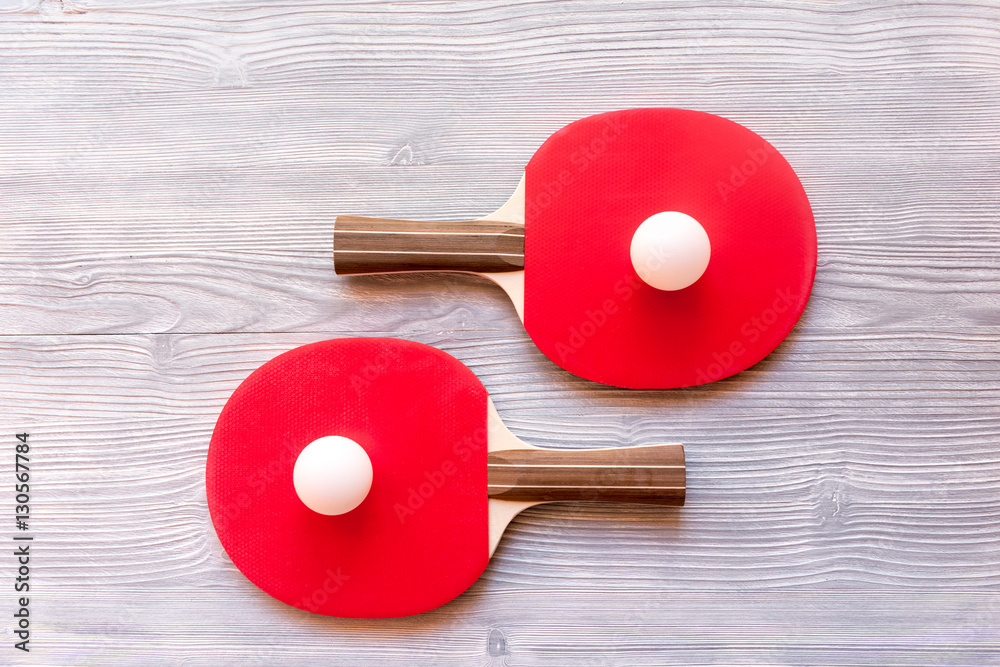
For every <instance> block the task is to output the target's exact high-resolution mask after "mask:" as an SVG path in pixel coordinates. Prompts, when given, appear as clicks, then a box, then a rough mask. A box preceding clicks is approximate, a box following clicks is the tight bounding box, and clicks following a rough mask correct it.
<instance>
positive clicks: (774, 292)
mask: <svg viewBox="0 0 1000 667" xmlns="http://www.w3.org/2000/svg"><path fill="white" fill-rule="evenodd" d="M699 230H703V231H699ZM705 262H707V264H706V263H705ZM334 268H335V270H336V272H337V273H338V274H340V275H349V274H368V273H386V272H401V271H461V272H472V273H478V274H481V275H484V276H486V277H488V278H490V279H492V280H494V281H495V282H496V283H497V284H499V285H500V286H501V287H502V288H503V289H504V290H505V291H506V292H507V294H508V295H509V296H510V297H511V299H512V300H513V302H514V306H515V308H516V310H517V313H518V315H519V316H520V317H521V319H522V320H523V322H524V326H525V329H526V330H527V332H528V334H529V335H530V336H531V338H532V339H533V340H534V341H535V344H536V345H538V347H539V349H540V350H542V352H544V353H545V354H546V355H547V356H548V357H549V358H550V359H552V360H553V361H554V362H555V363H556V364H558V365H559V366H561V367H563V368H564V369H566V370H567V371H569V372H571V373H574V374H576V375H579V376H581V377H584V378H587V379H589V380H594V381H597V382H601V383H604V384H609V385H615V386H619V387H627V388H659V389H664V388H671V387H684V386H691V385H697V384H703V383H706V382H711V381H714V380H718V379H720V378H723V377H728V376H730V375H733V374H735V373H738V372H739V371H741V370H744V369H746V368H748V367H749V366H751V365H753V364H755V363H757V362H758V361H760V360H761V359H762V358H764V357H765V356H766V355H767V354H769V353H770V352H771V351H772V350H773V349H774V348H775V347H777V345H778V344H779V343H780V342H781V341H782V340H784V338H785V337H786V336H787V335H788V333H789V332H790V331H791V329H792V327H793V326H794V325H795V323H796V321H798V319H799V316H800V315H801V313H802V311H803V309H804V308H805V304H806V301H807V299H808V297H809V293H810V291H811V289H812V284H813V277H814V274H815V270H816V228H815V223H814V221H813V215H812V210H811V209H810V207H809V201H808V199H807V198H806V194H805V191H804V190H803V188H802V185H801V183H800V182H799V180H798V178H797V176H796V175H795V172H794V170H793V169H792V167H791V166H790V165H789V164H788V162H787V161H786V160H785V159H784V158H783V157H782V156H781V154H780V153H778V151H777V150H776V149H775V148H774V147H773V146H771V145H770V144H769V143H767V142H766V141H764V139H762V138H761V137H759V136H758V135H756V134H754V133H753V132H751V131H750V130H748V129H747V128H745V127H743V126H741V125H739V124H737V123H734V122H732V121H729V120H726V119H724V118H720V117H718V116H713V115H711V114H707V113H702V112H697V111H687V110H682V109H631V110H626V111H614V112H610V113H604V114H599V115H596V116H591V117H588V118H584V119H581V120H578V121H576V122H573V123H570V124H569V125H567V126H566V127H564V128H563V129H561V130H559V131H557V132H556V133H555V134H553V135H552V136H551V137H549V139H548V140H546V141H545V143H543V144H542V146H541V147H540V148H539V149H538V151H537V152H536V153H535V154H534V156H533V157H532V158H531V160H530V161H529V162H528V164H527V166H526V167H525V171H524V177H523V179H522V181H521V183H520V185H518V187H517V189H516V190H515V192H514V195H513V196H512V197H511V198H510V200H509V201H508V202H507V203H506V204H504V205H503V207H501V208H500V209H499V210H498V211H496V212H495V213H493V214H491V215H488V216H486V217H485V218H483V219H481V220H474V221H469V222H449V223H442V222H415V221H401V220H386V219H379V218H361V217H354V216H343V215H342V216H339V217H338V218H337V219H336V221H335V224H334ZM690 280H693V282H692V283H690V284H688V281H690ZM654 285H655V286H654Z"/></svg>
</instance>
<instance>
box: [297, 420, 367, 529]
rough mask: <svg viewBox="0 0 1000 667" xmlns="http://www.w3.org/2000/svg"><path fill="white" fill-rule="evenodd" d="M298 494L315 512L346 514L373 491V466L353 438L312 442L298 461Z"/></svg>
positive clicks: (322, 439)
mask: <svg viewBox="0 0 1000 667" xmlns="http://www.w3.org/2000/svg"><path fill="white" fill-rule="evenodd" d="M292 484H293V485H294V486H295V493H296V494H297V495H298V496H299V499H300V500H301V501H302V502H303V503H305V505H306V507H308V508H309V509H311V510H312V511H314V512H319V513H320V514H326V515H327V516H333V515H335V514H346V513H347V512H350V511H351V510H352V509H354V508H355V507H357V506H358V505H360V504H361V501H363V500H364V499H365V498H366V497H367V496H368V491H369V490H370V489H371V488H372V462H371V459H370V458H368V453H367V452H366V451H365V450H364V449H363V448H362V447H361V445H359V444H358V443H356V442H354V441H353V440H351V439H350V438H344V437H342V436H339V435H328V436H326V437H323V438H319V439H318V440H313V441H312V442H310V443H309V444H308V445H306V447H305V449H303V450H302V451H301V452H300V453H299V457H298V458H297V459H295V468H294V469H293V470H292Z"/></svg>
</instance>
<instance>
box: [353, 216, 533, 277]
mask: <svg viewBox="0 0 1000 667" xmlns="http://www.w3.org/2000/svg"><path fill="white" fill-rule="evenodd" d="M333 268H334V271H336V272H337V274H338V275H352V274H360V273H396V272H405V271H476V272H481V273H501V272H506V271H521V270H523V269H524V226H523V225H518V224H516V223H512V222H497V221H493V220H471V221H467V222H418V221H415V220H388V219H385V218H362V217H357V216H352V215H341V216H337V219H336V220H335V221H334V224H333Z"/></svg>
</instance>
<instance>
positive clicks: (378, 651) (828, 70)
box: [0, 0, 1000, 666]
mask: <svg viewBox="0 0 1000 667" xmlns="http://www.w3.org/2000/svg"><path fill="white" fill-rule="evenodd" d="M0 90H2V91H3V94H2V95H0V128H2V130H3V131H2V133H0V137H2V138H0V192H2V196H0V445H2V444H3V442H5V441H4V439H3V438H4V437H9V436H4V434H13V433H15V432H22V431H28V432H30V433H31V434H32V435H31V442H32V455H33V457H34V459H33V466H34V467H33V473H32V474H33V476H34V477H33V501H32V503H33V509H32V517H33V518H32V529H33V533H34V535H35V537H36V543H35V546H36V547H37V550H36V552H35V556H34V558H33V561H32V577H33V581H34V582H35V583H36V584H37V586H36V587H35V588H33V590H32V605H33V606H32V612H31V613H32V630H33V634H32V652H31V653H30V654H21V652H19V651H14V650H13V648H12V647H11V644H12V641H13V634H12V631H13V624H12V622H11V610H12V608H13V604H14V600H13V595H12V594H11V593H9V592H8V593H2V594H0V610H7V611H3V612H2V613H0V618H4V619H7V620H5V621H3V622H0V637H2V639H3V642H2V643H0V664H5V665H6V664H12V665H39V666H42V665H45V666H48V665H92V664H101V665H178V664H184V665H202V664H204V665H268V666H271V665H299V664H303V663H306V662H307V663H309V664H316V665H341V664H351V665H380V666H381V665H413V664H422V665H469V664H474V665H567V664H574V665H576V664H580V665H588V664H589V665H666V664H678V665H700V664H761V665H819V664H823V665H879V666H882V665H929V664H934V665H977V666H978V665H1000V639H998V638H1000V525H998V524H1000V448H998V447H997V443H998V442H1000V296H998V294H1000V262H998V260H997V258H998V256H1000V226H998V225H997V224H996V223H997V210H998V207H1000V180H998V179H997V178H996V174H997V173H998V169H1000V134H998V133H997V132H996V126H997V118H998V117H1000V4H998V3H996V2H941V3H919V4H918V3H909V2H902V1H899V2H861V1H855V2H847V3H837V4H815V3H806V2H794V1H784V0H762V1H760V2H752V3H746V2H741V3H737V2H730V1H722V0H717V1H715V2H709V3H705V2H696V1H694V0H690V1H689V0H676V1H671V2H659V1H650V2H635V1H630V2H625V3H610V2H592V1H583V0H577V1H562V0H538V1H531V2H522V3H497V2H491V1H482V2H480V1H476V2H463V3H438V2H408V3H405V4H404V3H385V2H376V1H374V0H365V1H362V2H352V3H329V2H321V1H320V0H287V1H282V2H280V3H268V4H267V5H266V6H260V5H259V4H257V5H254V4H250V3H248V2H246V0H211V1H208V0H177V1H173V0H171V1H167V0H138V1H136V0H130V1H128V2H125V1H124V0H61V1H53V0H0ZM636 106H665V107H683V108H693V109H699V110H703V111H708V112H712V113H717V114H720V115H723V116H725V117H727V118H731V119H733V120H735V121H737V122H740V123H743V124H744V125H747V126H748V127H750V128H751V129H753V130H754V131H756V132H757V133H759V134H761V135H762V136H764V137H765V138H767V139H768V141H770V142H771V143H772V144H773V145H774V146H775V147H777V148H778V149H779V150H780V151H781V152H782V154H783V155H785V157H786V158H788V160H789V161H790V163H791V164H792V166H793V167H794V168H795V169H796V171H797V172H798V174H799V176H800V178H801V180H802V182H803V184H804V186H805V189H806V191H807V193H808V194H809V197H810V201H811V203H812V205H813V208H814V212H815V214H816V220H817V228H818V233H819V267H818V271H817V277H816V286H815V290H814V293H813V297H812V299H811V301H810V303H809V305H808V307H807V309H806V311H805V314H804V316H803V318H802V320H801V321H800V322H799V324H798V326H797V327H796V328H795V330H794V331H793V332H792V335H791V337H790V338H789V339H788V340H787V341H786V342H785V343H783V344H782V345H781V346H780V347H779V348H778V350H777V351H776V352H775V353H774V354H772V355H771V356H770V357H768V358H767V359H765V360H764V361H763V362H761V363H759V364H757V365H756V366H754V367H752V368H751V369H749V370H747V371H745V372H743V373H741V374H740V375H738V376H736V377H733V378H730V379H727V380H724V381H721V382H718V383H715V384H713V385H708V386H704V387H696V388H691V389H681V390H674V391H660V392H657V391H638V392H633V391H627V390H621V389H615V388H610V387H601V386H596V385H594V384H592V383H588V382H586V381H583V380H580V379H579V378H575V377H573V376H570V375H569V374H567V373H565V372H564V371H562V370H560V369H558V368H557V367H556V366H555V365H554V364H552V363H551V362H550V361H548V360H547V359H545V358H544V356H543V355H541V354H540V353H539V352H538V351H537V349H536V348H535V347H534V346H533V344H532V343H531V341H530V339H529V338H528V336H527V335H526V334H525V333H524V331H523V329H522V327H521V325H520V323H519V321H518V319H517V316H516V313H515V312H514V309H513V307H512V306H511V304H510V303H509V301H508V299H507V298H506V297H505V296H504V295H503V293H502V292H501V291H500V290H499V288H497V287H496V286H495V285H492V284H491V283H489V282H487V281H486V280H485V279H479V278H475V277H472V276H463V275H459V274H442V275H433V276H432V275H414V276H405V275H400V276H373V277H345V278H342V277H337V276H336V275H335V274H334V271H333V266H332V264H333V263H332V260H331V257H330V247H331V243H332V233H333V221H334V219H335V218H336V216H337V215H339V214H345V213H348V214H349V213H361V212H363V213H365V214H368V215H376V216H382V217H386V218H402V219H417V220H421V219H424V220H445V221H458V220H469V219H475V218H478V217H481V216H483V215H485V214H487V213H489V212H490V211H493V210H495V209H496V208H497V207H498V206H499V205H500V204H502V203H503V202H504V200H505V199H506V198H507V196H508V195H509V194H510V192H511V191H513V190H514V187H515V186H516V185H517V182H518V179H519V178H520V174H521V173H522V170H523V168H524V164H525V163H526V161H527V160H528V158H530V156H531V155H532V154H533V153H534V151H535V149H536V148H537V147H538V146H539V145H540V143H541V142H542V141H543V140H544V139H545V138H546V137H548V136H549V134H551V133H552V132H553V131H554V130H556V129H558V128H559V127H562V126H563V125H565V124H566V123H568V122H570V121H572V120H575V119H577V118H580V117H582V116H586V115H590V114H594V113H598V112H602V111H608V110H613V109H621V108H628V107H636ZM352 335H395V336H402V337H405V338H410V339H413V340H419V341H421V342H425V343H429V344H432V345H436V346H438V347H441V348H442V349H445V350H447V351H448V352H450V353H451V354H453V355H455V356H457V357H458V358H459V359H461V360H462V361H463V362H465V363H466V364H468V365H469V366H470V367H471V368H472V369H473V370H474V371H475V372H476V373H477V374H478V375H479V376H480V378H481V379H482V380H483V382H484V384H485V385H486V387H487V389H488V390H489V392H490V394H491V395H492V397H493V400H494V402H495V404H496V406H497V409H498V411H499V413H500V415H501V417H502V418H503V419H504V421H505V422H506V423H507V424H508V425H509V426H510V428H511V429H512V430H513V431H514V432H515V434H516V435H518V436H519V437H521V438H523V439H524V440H525V441H527V442H529V443H531V444H534V445H538V446H544V447H552V448H555V449H560V450H574V449H582V448H597V447H612V446H626V445H649V444H655V443H662V442H684V443H685V445H686V455H687V457H686V458H687V473H688V474H687V478H688V479H687V482H688V490H687V505H686V507H684V508H656V507H645V508H644V507H629V508H628V509H627V511H622V509H623V508H622V507H617V506H613V505H610V504H600V503H596V504H587V503H556V504H552V505H547V506H540V507H536V508H532V509H530V510H527V511H526V512H524V513H522V514H521V515H519V516H518V517H517V518H516V519H515V520H514V522H513V523H512V524H511V526H510V527H509V529H508V531H507V533H506V534H505V537H504V538H503V539H502V540H501V542H500V546H499V548H498V550H497V552H496V554H495V556H494V558H493V559H492V561H491V564H490V566H489V568H488V569H487V571H486V573H485V574H484V576H483V577H482V579H481V580H480V581H479V582H478V583H477V584H476V585H475V586H474V587H473V588H472V589H471V590H470V591H469V592H468V593H467V594H465V595H463V596H461V597H459V598H458V599H457V600H455V601H454V602H452V603H450V604H448V605H446V606H445V607H443V608H441V609H439V610H436V611H434V612H431V613H429V614H425V615H422V616H419V617H414V618H408V619H399V620H391V621H343V620H337V619H329V618H323V617H317V616H314V615H310V614H308V613H306V612H301V611H298V610H295V609H291V608H289V607H286V606H284V605H282V604H281V603H278V602H276V601H274V600H272V599H271V598H269V597H268V596H266V595H265V594H263V593H261V592H260V591H258V590H257V589H256V588H254V587H253V586H252V585H251V584H249V583H248V582H247V581H246V579H245V578H243V577H242V575H240V574H239V572H238V571H236V570H235V568H234V567H233V566H232V564H231V562H230V561H229V560H228V558H227V557H226V555H225V553H224V552H223V550H222V548H221V545H220V544H219V542H218V540H217V539H216V537H215V535H214V532H213V531H212V529H211V527H210V523H209V517H208V512H207V508H206V506H205V491H204V462H205V455H206V451H207V445H208V440H209V438H210V435H211V430H212V427H213V424H214V421H215V418H216V417H217V416H218V413H219V411H220V410H221V408H222V405H223V404H224V403H225V401H226V399H227V398H228V396H229V395H230V394H231V392H232V391H233V390H234V389H235V387H236V386H237V385H238V384H239V382H240V381H241V380H242V379H243V378H245V377H246V376H247V375H248V374H249V373H250V372H251V371H252V370H253V369H254V368H256V367H258V366H259V365H261V364H262V363H264V362H265V361H267V360H268V359H270V358H272V357H274V356H276V355H277V354H279V353H280V352H283V351H285V350H287V349H290V348H292V347H294V346H296V345H301V344H304V343H307V342H312V341H316V340H322V339H325V338H330V337H335V336H352ZM7 451H9V450H7ZM12 465H13V464H12V462H11V460H10V458H9V457H8V456H6V455H0V483H2V484H6V482H3V481H2V480H6V479H9V476H10V474H11V468H12ZM5 494H6V492H4V493H0V510H2V514H3V516H5V517H7V519H5V521H7V520H9V518H10V515H11V513H12V512H13V499H12V498H11V497H10V496H9V495H5ZM0 525H2V524H0ZM12 531H13V528H12V527H10V526H9V527H8V528H7V529H4V530H3V531H0V538H2V539H4V540H9V539H10V534H11V532H12ZM13 565H14V563H13V561H12V559H11V558H10V557H3V556H0V578H2V579H3V580H4V581H9V579H8V577H9V576H10V573H11V571H12V570H11V568H12V567H13Z"/></svg>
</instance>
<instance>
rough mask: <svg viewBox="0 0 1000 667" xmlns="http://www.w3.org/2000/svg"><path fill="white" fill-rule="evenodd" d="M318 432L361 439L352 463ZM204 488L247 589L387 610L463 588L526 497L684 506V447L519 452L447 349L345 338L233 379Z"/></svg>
mask: <svg viewBox="0 0 1000 667" xmlns="http://www.w3.org/2000/svg"><path fill="white" fill-rule="evenodd" d="M331 442H334V444H338V445H339V444H343V443H348V444H349V445H350V446H351V447H353V451H354V452H355V453H357V452H358V450H360V457H361V460H362V464H361V465H359V464H358V459H356V458H352V456H353V454H351V455H349V456H346V457H345V456H343V453H344V452H343V451H341V450H339V449H336V448H334V449H333V450H330V449H327V450H323V447H324V446H326V445H329V444H330V443H331ZM317 447H318V448H319V450H317V449H316V448H317ZM315 451H320V456H319V457H318V458H317V457H315V456H313V457H310V456H308V455H307V453H308V452H313V453H315ZM324 456H326V457H327V458H326V460H324ZM364 461H368V462H369V463H367V467H366V466H365V464H364ZM366 475H367V476H366ZM303 477H304V478H306V479H305V482H304V481H303V479H302V478H303ZM310 477H311V482H310V481H309V479H308V478H310ZM323 479H330V480H334V479H339V480H340V481H341V482H342V483H343V485H344V487H345V488H348V490H347V492H346V494H347V495H354V496H357V497H353V498H352V499H350V502H349V503H347V505H340V506H339V507H337V508H335V509H333V510H326V509H323V508H320V511H317V510H316V509H312V508H314V507H316V504H315V503H316V502H317V499H316V493H317V492H318V493H319V495H320V496H323V494H324V493H326V494H327V496H331V497H332V498H333V500H334V501H335V502H340V501H342V500H344V497H343V496H344V494H343V493H341V490H342V489H340V487H336V485H332V484H331V485H328V486H329V488H326V489H324V488H317V486H316V482H317V481H322V480H323ZM357 480H361V483H360V485H354V481H357ZM309 484H312V488H309ZM366 485H367V486H366ZM206 489H207V498H208V505H209V510H210V513H211V516H212V522H213V524H214V526H215V529H216V532H217V534H218V536H219V539H220V541H221V542H222V545H223V547H224V548H225V550H226V552H227V554H228V555H229V556H230V558H231V559H232V561H233V563H234V564H235V565H236V566H237V567H238V568H239V569H240V570H241V571H242V572H243V573H244V574H245V575H246V576H247V578H248V579H250V581H252V582H253V583H254V584H256V585H257V586H258V587H259V588H261V589H262V590H264V591H265V592H267V593H269V594H270V595H272V596H273V597H275V598H277V599H278V600H281V601H283V602H285V603H288V604H290V605H293V606H295V607H298V608H301V609H306V610H309V611H313V612H317V613H320V614H326V615H331V616H339V617H351V618H382V617H395V616H405V615H410V614H417V613H420V612H424V611H427V610H430V609H433V608H435V607H438V606H440V605H442V604H444V603H446V602H448V601H449V600H451V599H453V598H454V597H456V596H458V595H459V594H460V593H462V592H463V591H464V590H466V589H467V588H468V587H469V586H470V585H472V583H473V582H475V581H476V579H477V578H478V577H479V576H480V574H482V572H483V570H484V569H485V568H486V566H487V563H488V561H489V559H490V557H491V556H492V554H493V551H494V549H495V548H496V546H497V542H498V541H499V539H500V536H501V534H502V533H503V531H504V529H505V528H506V526H507V524H508V523H509V522H510V520H511V519H512V518H513V517H514V516H515V515H516V514H517V513H518V512H520V511H521V510H523V509H524V508H526V507H530V506H531V505H534V504H537V503H541V502H551V501H561V500H571V501H576V500H596V501H625V502H637V503H653V504H660V505H682V504H683V502H684V491H685V475H684V449H683V446H682V445H679V444H670V445H656V446H645V447H630V448H612V449H597V450H594V449H589V450H545V449H539V448H536V447H532V446H530V445H527V444H525V443H523V442H522V441H520V440H519V439H517V438H516V437H515V436H514V435H513V434H512V433H511V432H510V431H508V430H507V428H506V427H505V426H504V425H503V423H502V422H501V421H500V419H499V417H498V416H497V413H496V410H495V408H494V407H493V404H492V402H491V401H490V399H489V397H488V395H487V392H486V389H485V388H484V387H483V385H482V383H480V382H479V380H478V379H477V378H476V376H475V375H474V374H473V373H472V372H471V371H470V370H469V369H468V368H467V367H466V366H465V365H463V364H462V363H461V362H460V361H458V360H457V359H455V358H454V357H452V356H450V355H448V354H447V353H445V352H442V351H440V350H437V349H436V348H433V347H429V346H427V345H424V344H421V343H415V342H410V341H405V340H398V339H391V338H345V339H336V340H328V341H323V342H319V343H313V344H309V345H305V346H302V347H299V348H295V349H293V350H290V351H288V352H285V353H284V354H281V355H279V356H278V357H276V358H274V359H272V360H271V361H269V362H267V363H265V364H264V365H263V366H261V367H260V368H258V369H257V370H256V371H254V372H253V373H252V374H251V375H250V376H249V377H248V378H247V379H246V380H245V381H244V382H243V383H242V384H240V386H239V387H238V388H237V389H236V391H235V392H234V393H233V395H232V397H231V398H230V399H229V401H228V402H227V403H226V405H225V407H224V408H223V410H222V412H221V414H220V416H219V419H218V422H217V424H216V427H215V431H214V433H213V434H212V440H211V444H210V446H209V451H208V461H207V467H206ZM359 489H360V492H359ZM309 494H312V495H311V496H310V495H309ZM326 500H330V497H327V498H326ZM307 502H308V503H309V504H308V505H307ZM319 502H320V503H322V502H324V498H322V497H321V498H320V499H319ZM351 507H353V509H351ZM321 511H322V512H324V513H321ZM334 512H341V513H334Z"/></svg>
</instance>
